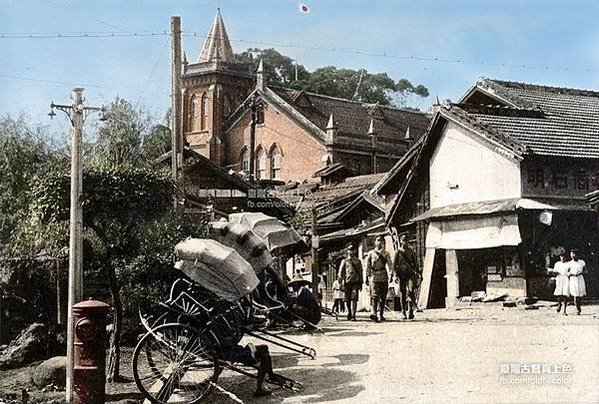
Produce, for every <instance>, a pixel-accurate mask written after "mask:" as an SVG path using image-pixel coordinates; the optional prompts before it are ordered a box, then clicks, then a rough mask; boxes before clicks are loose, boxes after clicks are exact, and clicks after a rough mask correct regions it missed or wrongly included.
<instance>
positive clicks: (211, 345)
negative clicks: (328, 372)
mask: <svg viewBox="0 0 599 404" xmlns="http://www.w3.org/2000/svg"><path fill="white" fill-rule="evenodd" d="M238 230H240V229H238ZM221 241H222V240H221ZM252 243H253V244H254V246H253V247H252V246H251V244H252ZM229 244H230V245H233V243H229ZM236 244H243V245H244V246H243V247H239V246H237V247H238V248H236V249H234V248H231V247H229V246H227V245H225V244H224V243H221V242H220V241H217V240H213V239H188V240H185V241H183V242H181V243H179V244H178V245H177V246H176V247H175V255H176V264H175V268H176V269H178V270H179V271H180V272H181V275H182V276H181V278H179V279H177V280H176V281H175V282H174V283H173V285H172V286H171V290H170V295H169V298H168V300H166V301H165V302H162V303H160V306H161V307H162V308H163V313H162V314H161V315H160V316H158V317H157V318H155V319H148V318H144V317H142V324H143V325H144V327H145V328H146V330H147V333H146V334H145V335H144V336H143V337H142V338H141V339H140V341H139V343H138V344H137V346H136V348H135V351H134V354H133V376H134V380H135V383H136V384H137V386H138V388H139V390H140V391H141V392H142V394H143V395H144V396H145V397H146V398H147V399H148V400H149V401H150V402H152V403H160V404H162V403H173V402H177V403H198V402H200V401H202V400H203V399H205V398H206V397H208V396H209V394H210V393H211V392H212V391H213V390H214V389H215V388H216V389H219V390H223V389H222V387H220V386H218V378H219V376H220V375H221V373H222V371H223V370H225V369H228V370H231V371H234V372H236V373H239V374H242V375H245V376H248V377H252V378H256V377H257V375H256V374H254V373H252V370H253V369H252V367H251V366H249V367H248V366H242V365H239V363H240V361H238V360H237V356H236V353H239V352H237V351H238V348H239V345H238V344H239V342H240V340H241V339H242V337H243V336H244V335H248V336H251V337H254V338H257V339H259V340H263V341H266V342H267V343H268V344H273V345H276V346H279V347H282V348H285V349H287V350H290V351H292V352H296V353H299V354H302V355H305V356H308V357H310V358H314V357H315V355H316V351H315V350H314V349H313V348H310V347H308V346H305V345H302V344H299V343H297V342H295V341H293V340H291V339H288V338H285V337H283V336H281V335H278V334H276V333H272V332H269V331H266V330H265V329H264V327H263V326H262V324H261V323H262V322H264V321H266V318H267V317H268V316H269V315H270V312H271V311H272V310H271V309H270V308H268V307H265V306H262V305H260V304H257V303H255V302H254V299H253V295H256V294H257V292H256V289H257V287H258V285H259V283H260V281H259V279H258V276H257V275H256V271H257V269H256V268H257V267H260V266H262V265H263V264H265V263H266V262H268V261H269V257H268V254H267V251H264V249H263V248H262V247H261V246H260V243H258V242H256V240H253V238H252V235H251V234H250V233H247V234H246V235H245V236H244V237H243V240H237V241H236ZM237 251H240V252H241V254H243V255H244V256H242V255H241V254H240V253H238V252H237ZM244 257H247V258H248V259H247V260H246V259H245V258H244ZM248 260H249V261H248ZM250 262H252V264H253V265H254V266H252V264H250ZM262 270H263V268H262ZM262 270H258V272H262ZM241 363H243V361H241ZM264 382H265V383H269V384H272V385H276V386H280V387H282V388H285V389H290V390H293V391H299V389H301V388H302V387H303V386H302V384H301V383H300V382H298V381H295V380H293V379H290V378H287V377H284V376H282V375H280V374H274V373H272V374H270V375H269V376H268V379H265V380H264ZM223 391H224V390H223Z"/></svg>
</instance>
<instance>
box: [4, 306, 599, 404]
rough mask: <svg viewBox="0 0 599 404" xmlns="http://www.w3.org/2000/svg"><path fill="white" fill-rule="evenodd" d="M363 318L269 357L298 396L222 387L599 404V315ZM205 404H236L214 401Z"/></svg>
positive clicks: (493, 312)
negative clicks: (307, 349)
mask: <svg viewBox="0 0 599 404" xmlns="http://www.w3.org/2000/svg"><path fill="white" fill-rule="evenodd" d="M570 311H571V313H572V314H573V313H574V310H570ZM367 317H368V314H367V313H360V318H359V321H358V322H348V321H343V320H340V321H335V320H333V319H331V318H328V319H325V320H324V321H323V323H322V324H321V327H322V329H323V331H324V332H323V333H314V334H311V335H310V334H297V335H293V334H292V335H291V336H290V338H292V339H294V340H296V341H298V342H301V343H303V344H307V345H310V346H313V347H314V348H316V350H317V352H318V356H317V358H316V359H314V360H311V359H309V358H306V357H303V356H300V355H296V354H292V353H289V352H286V351H283V350H281V349H278V348H276V347H271V352H272V353H273V356H274V363H275V367H276V368H277V371H278V372H280V373H281V374H283V375H285V376H288V377H291V378H294V379H296V380H299V381H301V382H302V383H304V385H305V388H304V389H303V390H302V392H301V393H292V392H289V391H285V390H275V391H274V394H273V395H272V396H269V397H263V398H259V399H256V398H254V397H253V392H254V389H255V381H254V380H250V379H248V378H246V377H243V376H239V375H236V374H233V373H231V372H230V371H225V372H224V373H223V374H222V375H221V378H220V379H219V385H222V386H223V387H224V388H226V389H227V390H228V391H230V392H231V393H232V394H233V395H234V396H235V397H237V398H238V399H239V400H241V401H242V402H244V403H265V404H266V403H268V404H273V403H277V404H279V403H285V404H287V403H329V402H334V403H359V404H369V403H377V404H378V403H413V402H426V403H440V402H442V403H464V402H466V403H489V402H493V403H494V402H506V403H534V402H555V403H558V402H559V403H562V402H585V403H590V402H599V306H587V307H584V310H583V315H581V316H576V315H570V316H568V317H564V316H563V315H558V314H557V313H555V308H554V307H539V308H538V309H536V310H524V307H523V306H519V307H515V308H505V309H503V308H502V307H501V306H500V305H489V304H487V305H483V304H480V305H477V306H466V307H462V308H460V309H459V310H455V309H452V310H444V309H440V310H426V311H425V312H424V313H418V314H417V318H416V319H415V320H412V321H405V320H400V319H399V316H398V315H397V314H396V313H389V314H388V318H389V320H390V321H388V322H386V323H380V324H377V323H373V322H370V321H369V320H368V319H367ZM131 351H132V350H131V349H125V351H124V355H123V356H124V357H123V360H124V363H123V365H122V369H123V372H124V373H125V376H126V377H129V378H130V377H131V368H130V357H131ZM564 365H566V368H564ZM555 366H560V368H559V370H557V369H555ZM568 366H569V368H568ZM32 370H33V367H30V368H23V369H15V370H12V371H6V372H2V374H0V392H1V393H13V394H14V396H15V397H20V391H21V389H23V388H27V389H29V388H31V382H30V373H31V371H32ZM516 370H518V371H519V372H520V373H515V372H516ZM522 372H528V373H522ZM30 395H31V399H30V402H54V403H60V402H62V401H63V397H64V393H60V392H54V393H42V392H39V391H35V390H31V391H30ZM107 400H108V401H109V402H118V403H119V404H125V403H141V402H143V397H142V396H141V394H139V392H138V390H137V388H136V387H135V384H134V383H132V382H131V381H130V382H128V383H117V384H110V385H108V386H107ZM1 401H2V400H1V399H0V402H1ZM209 402H212V403H219V404H221V403H222V404H228V403H236V402H238V401H235V400H234V399H232V398H231V397H229V396H227V395H225V394H223V393H219V392H215V393H214V394H213V395H212V396H211V399H210V401H209Z"/></svg>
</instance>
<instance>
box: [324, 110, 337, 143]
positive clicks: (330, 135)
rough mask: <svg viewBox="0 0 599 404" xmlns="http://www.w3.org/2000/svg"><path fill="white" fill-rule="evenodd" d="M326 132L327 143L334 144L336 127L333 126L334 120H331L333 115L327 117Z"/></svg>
mask: <svg viewBox="0 0 599 404" xmlns="http://www.w3.org/2000/svg"><path fill="white" fill-rule="evenodd" d="M326 131H327V133H326V135H327V137H326V141H327V143H329V144H330V143H334V142H335V138H336V137H337V125H336V124H335V118H333V114H331V115H329V122H328V123H327V127H326Z"/></svg>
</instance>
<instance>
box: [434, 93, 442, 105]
mask: <svg viewBox="0 0 599 404" xmlns="http://www.w3.org/2000/svg"><path fill="white" fill-rule="evenodd" d="M435 105H441V101H439V96H438V95H437V96H435Z"/></svg>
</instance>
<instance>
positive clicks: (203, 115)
mask: <svg viewBox="0 0 599 404" xmlns="http://www.w3.org/2000/svg"><path fill="white" fill-rule="evenodd" d="M200 114H201V117H200V118H201V119H200V129H201V130H204V129H206V124H207V123H208V95H207V94H206V93H204V94H202V102H201V111H200Z"/></svg>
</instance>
